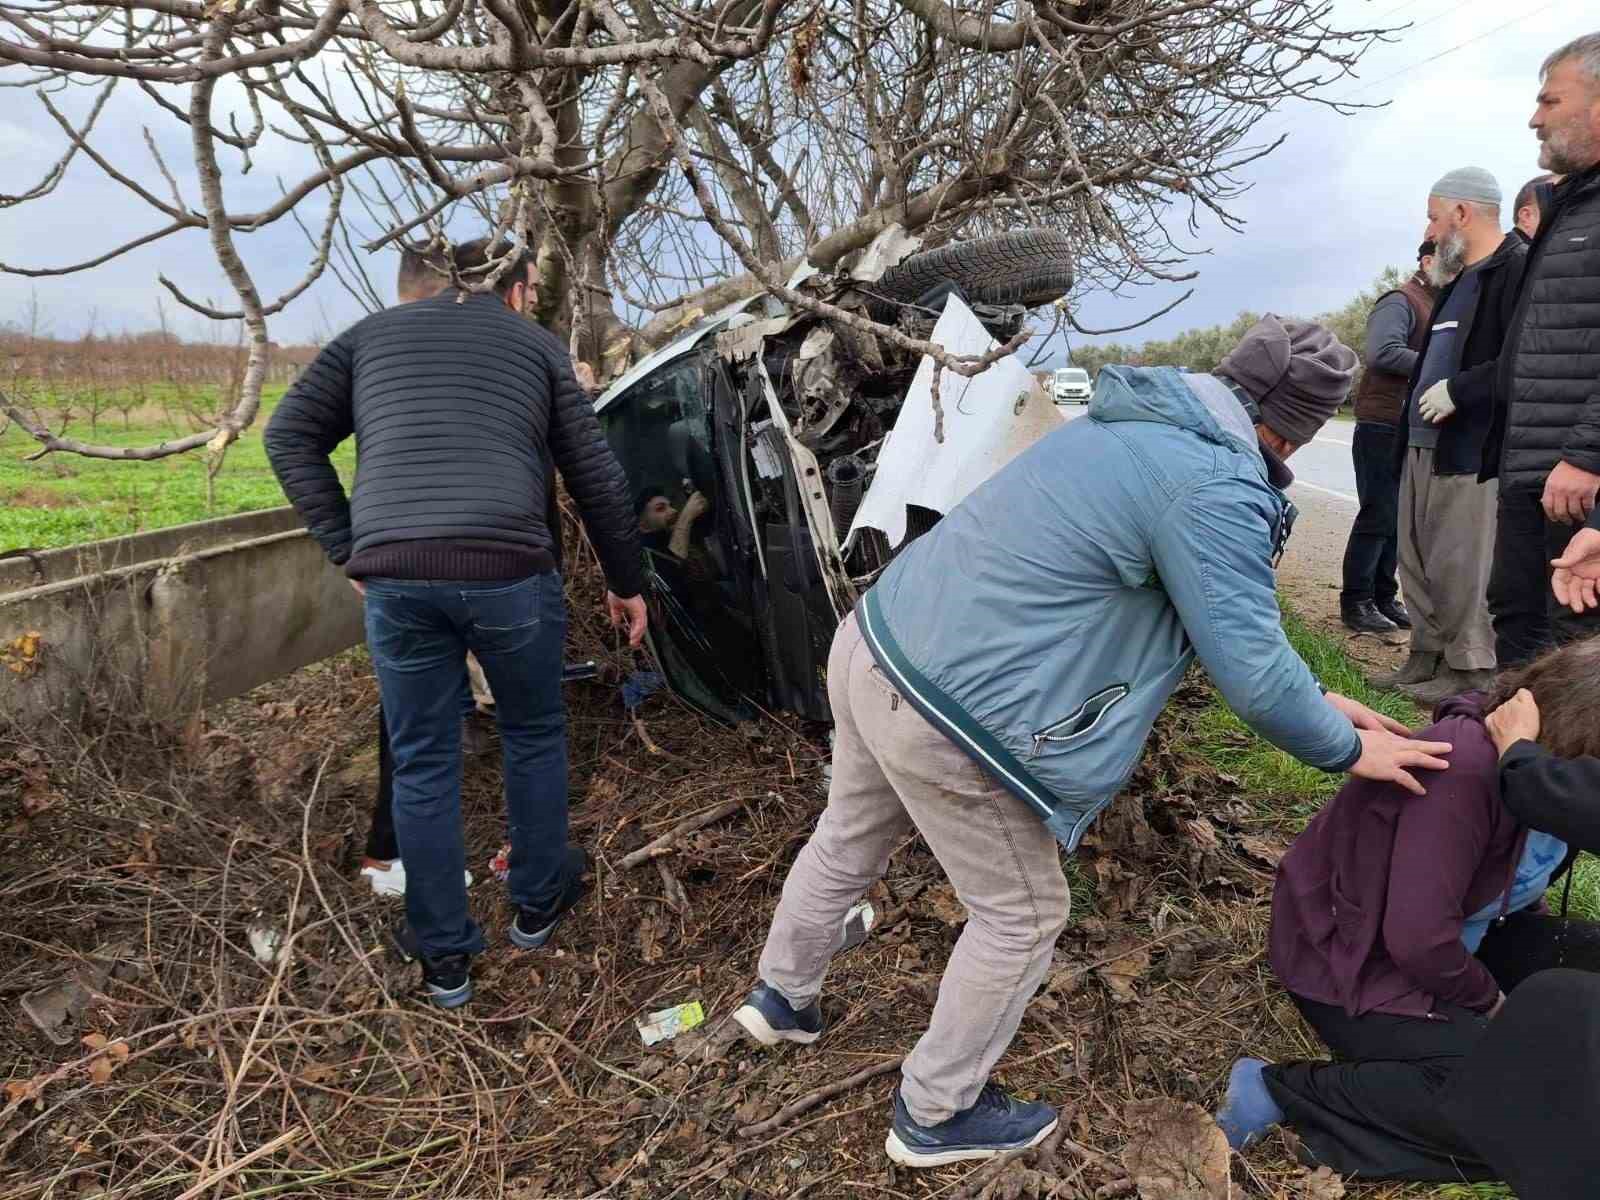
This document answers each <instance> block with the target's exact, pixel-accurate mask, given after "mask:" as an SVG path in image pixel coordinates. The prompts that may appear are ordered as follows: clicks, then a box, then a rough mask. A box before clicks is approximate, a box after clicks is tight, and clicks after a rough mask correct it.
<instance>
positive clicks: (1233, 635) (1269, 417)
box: [735, 316, 1449, 1166]
mask: <svg viewBox="0 0 1600 1200" xmlns="http://www.w3.org/2000/svg"><path fill="white" fill-rule="evenodd" d="M1355 366H1356V356H1355V354H1354V353H1353V352H1351V351H1350V350H1349V349H1347V348H1346V347H1344V346H1342V345H1340V343H1339V342H1338V341H1337V339H1335V338H1334V337H1333V335H1332V334H1331V333H1329V332H1328V331H1327V330H1326V329H1324V328H1323V327H1321V326H1319V325H1312V324H1305V323H1301V322H1295V321H1280V320H1279V319H1278V318H1276V317H1270V316H1269V317H1266V318H1264V319H1263V320H1262V321H1261V322H1260V323H1259V324H1257V325H1256V326H1255V327H1254V328H1253V329H1251V330H1250V332H1249V333H1248V334H1246V335H1245V338H1244V340H1243V341H1242V342H1241V343H1240V345H1239V346H1238V347H1236V348H1235V349H1234V351H1233V352H1232V353H1231V354H1230V355H1229V356H1228V358H1227V359H1225V360H1224V362H1223V364H1222V366H1221V367H1220V368H1219V369H1218V373H1217V374H1216V375H1190V374H1185V373H1183V372H1181V371H1178V370H1175V369H1172V368H1150V369H1136V368H1130V367H1113V368H1107V369H1105V370H1103V371H1101V373H1100V377H1099V380H1098V383H1097V385H1096V389H1095V396H1094V400H1093V402H1092V404H1091V405H1090V409H1089V414H1088V419H1087V420H1079V421H1074V422H1071V423H1070V424H1068V425H1065V426H1064V427H1063V428H1061V429H1060V430H1058V431H1057V432H1054V433H1052V434H1050V435H1049V436H1047V437H1045V438H1043V439H1041V440H1040V441H1039V442H1038V443H1037V444H1035V445H1034V446H1032V447H1031V448H1030V449H1028V450H1027V451H1025V452H1024V453H1023V454H1021V455H1019V456H1018V457H1017V458H1016V459H1015V460H1013V461H1012V462H1011V463H1010V464H1009V465H1008V466H1006V467H1005V468H1004V469H1002V470H1001V471H1000V472H999V473H998V474H996V475H995V476H994V477H993V478H992V479H990V480H989V481H988V482H987V483H985V484H984V485H983V486H981V487H980V488H978V489H977V490H976V491H974V492H973V493H972V494H971V495H970V496H968V497H967V499H966V500H964V501H963V502H962V503H961V504H960V505H959V506H957V507H956V508H955V509H954V510H953V511H952V512H951V513H950V514H949V515H948V516H946V517H945V518H944V519H943V521H941V522H940V523H939V524H938V525H937V526H936V527H935V528H934V529H933V530H932V531H931V532H930V533H928V534H926V535H924V536H923V537H922V538H921V539H919V540H918V541H917V542H916V543H914V544H913V545H911V546H910V547H909V548H907V549H906V551H905V552H904V553H903V554H901V555H900V556H899V557H898V558H897V559H896V560H895V562H894V564H893V565H892V566H891V567H890V568H889V570H888V571H887V572H885V574H884V576H883V578H882V579H881V580H880V581H879V583H878V584H877V586H876V587H874V588H873V589H872V591H870V592H869V593H868V594H867V595H866V596H865V597H864V598H863V600H862V602H861V604H860V606H859V607H858V609H857V611H856V613H855V615H854V616H852V617H851V618H849V619H847V620H846V621H845V623H844V624H843V625H842V626H840V629H839V633H838V635H837V637H836V638H835V640H834V644H833V651H832V656H831V659H830V662H829V668H828V688H829V697H830V702H831V705H832V708H833V714H834V719H835V722H836V744H835V751H834V763H833V782H832V786H831V789H830V792H829V796H828V807H827V810H826V811H825V812H824V813H823V815H822V818H821V820H820V821H819V823H818V825H817V829H816V832H815V834H814V835H813V836H812V838H811V841H810V842H809V843H808V844H807V845H806V847H805V849H804V850H802V851H801V853H800V856H799V858H798V859H797V860H796V862H795V865H794V868H793V870H792V871H791V873H790V875H789V878H788V880H787V882H786V883H785V884H784V890H783V899H782V902H781V903H780V904H779V906H778V911H777V914H776V916H775V918H774V920H773V926H772V930H771V932H770V934H769V935H768V938H767V944H766V949H765V951H764V952H763V953H762V956H761V963H760V976H761V983H760V985H759V986H758V987H757V988H756V989H755V991H754V992H752V993H751V995H750V997H749V999H748V1000H747V1001H746V1003H745V1004H744V1006H743V1007H741V1008H740V1009H739V1010H738V1012H737V1013H736V1014H735V1018H736V1019H737V1020H738V1021H739V1023H740V1024H741V1025H743V1026H744V1028H745V1029H746V1030H748V1031H749V1032H750V1033H751V1034H752V1035H753V1036H755V1037H756V1038H757V1039H759V1040H761V1041H763V1042H765V1043H768V1044H771V1043H775V1042H778V1041H796V1042H810V1041H814V1040H816V1038H817V1037H818V1036H819V1035H820V1033H821V1031H822V1021H821V1010H820V1008H819V1007H818V1005H817V996H818V993H819V992H820V990H821V987H822V979H823V974H824V972H825V971H826V969H827V964H828V960H829V959H830V957H831V956H832V955H833V953H834V952H835V951H836V950H837V949H838V947H839V945H840V942H841V939H842V923H843V917H844V915H845V913H846V911H847V910H848V908H849V907H850V905H851V904H852V903H854V902H855V901H856V900H857V899H858V898H859V897H860V895H861V893H862V892H863V891H865V890H866V888H867V887H868V886H870V885H871V883H872V882H873V881H874V880H875V879H877V878H878V876H879V875H881V874H882V872H883V870H884V869H885V867H886V866H887V864H888V859H889V855H890V853H891V851H892V850H893V848H894V847H895V846H896V845H898V844H899V843H900V841H902V840H903V839H904V837H905V836H906V835H907V833H908V832H909V831H910V830H911V829H912V828H915V829H916V830H917V831H918V832H920V833H921V834H922V836H923V838H924V839H925V840H926V841H927V843H928V846H929V847H930V848H931V849H932V851H933V853H934V855H935V856H936V857H937V858H938V860H939V863H940V865H941V866H942V867H943V868H944V869H945V871H946V872H947V873H948V875H949V876H950V880H951V882H952V884H953V885H954V887H955V890H956V893H957V894H958V895H959V896H960V898H961V901H962V903H963V904H964V905H965V906H966V908H967V912H968V921H967V925H966V928H965V930H964V931H963V932H962V935H961V938H960V940H959V942H958V943H957V945H956V948H955V950H954V952H953V953H952V955H951V958H950V964H949V967H948V968H947V970H946V971H945V975H944V979H943V981H942V982H941V984H940V989H939V999H938V1003H937V1004H936V1006H935V1008H934V1012H933V1019H932V1022H931V1024H930V1026H929V1029H928V1032H927V1033H926V1034H925V1035H924V1036H923V1037H922V1039H921V1040H920V1041H919V1042H918V1043H917V1046H916V1048H915V1049H914V1050H913V1051H912V1053H911V1054H910V1055H909V1056H908V1057H907V1058H906V1060H905V1064H904V1067H903V1068H902V1073H901V1074H902V1078H901V1085H900V1088H899V1090H898V1091H897V1092H896V1096H895V1106H894V1117H893V1126H892V1129H891V1131H890V1133H889V1138H888V1144H887V1150H888V1152H889V1155H890V1157H891V1158H893V1159H894V1160H895V1161H896V1162H900V1163H903V1164H906V1165H910V1166H936V1165H941V1164H944V1163H949V1162H957V1161H961V1160H963V1159H970V1158H984V1157H988V1156H990V1155H993V1154H997V1153H1001V1152H1003V1151H1005V1150H1009V1149H1015V1148H1017V1147H1021V1146H1029V1145H1033V1144H1036V1143H1037V1142H1038V1141H1041V1140H1043V1138H1044V1137H1046V1136H1047V1135H1048V1134H1049V1132H1050V1130H1051V1129H1052V1128H1053V1127H1054V1126H1055V1123H1056V1116H1055V1113H1054V1111H1053V1110H1051V1109H1050V1108H1048V1107H1047V1106H1045V1105H1042V1104H1032V1103H1025V1102H1022V1101H1019V1100H1017V1099H1015V1098H1013V1097H1011V1096H1008V1095H1007V1094H1005V1093H1004V1092H1002V1091H1001V1090H1000V1089H999V1088H998V1087H996V1086H995V1085H993V1084H990V1083H988V1082H987V1081H988V1076H989V1071H990V1069H991V1068H992V1067H993V1066H994V1064H995V1062H996V1060H998V1058H999V1057H1000V1055H1001V1053H1002V1052H1003V1051H1004V1050H1005V1048H1006V1046H1007V1045H1008V1044H1009V1043H1010V1041H1011V1038H1012V1036H1013V1035H1014V1034H1015V1032H1016V1029H1017V1025H1018V1024H1019V1022H1020V1021H1021V1019H1022V1013H1023V1009H1024V1008H1025V1007H1026V1005H1027V1002H1028V999H1029V997H1030V996H1032V994H1033V993H1034V991H1035V990H1036V989H1037V988H1038V986H1039V983H1040V982H1041V980H1042V979H1043V977H1044V974H1045V971H1046V969H1047V968H1048V967H1049V964H1050V958H1051V954H1052V950H1053V945H1054V942H1055V939H1056V935H1057V934H1058V933H1060V931H1061V929H1062V928H1063V927H1064V926H1065V924H1066V921H1067V909H1068V896H1067V884H1066V879H1065V876H1064V875H1063V873H1062V869H1061V860H1060V852H1059V850H1058V848H1057V844H1056V843H1057V841H1058V840H1059V842H1060V843H1061V844H1062V845H1064V846H1066V847H1067V849H1069V850H1071V849H1073V848H1075V847H1076V846H1077V844H1078V840H1079V839H1080V838H1081V837H1082V836H1083V832H1084V830H1085V829H1086V828H1087V826H1088V824H1089V822H1090V821H1091V820H1093V818H1094V816H1095V814H1096V813H1098V812H1099V811H1100V810H1101V809H1102V808H1104V807H1105V806H1106V804H1108V803H1109V802H1110V801H1111V799H1112V797H1113V796H1115V795H1116V793H1117V792H1118V790H1119V789H1120V788H1121V787H1122V786H1123V785H1124V784H1125V783H1126V781H1127V779H1128V776H1129V775H1130V774H1131V773H1132V771H1133V768H1134V766H1135V765H1136V764H1137V762H1138V760H1139V756H1140V752H1141V750H1142V749H1143V746H1144V742H1145V739H1146V737H1147V736H1148V735H1149V732H1150V729H1151V726H1152V725H1153V724H1154V722H1155V719H1156V716H1157V714H1158V713H1159V712H1160V711H1161V708H1162V705H1163V704H1165V703H1166V700H1167V697H1168V696H1169V695H1171V693H1172V691H1173V689H1174V688H1176V687H1177V685H1178V682H1179V680H1180V679H1182V677H1183V674H1184V671H1185V670H1186V669H1187V668H1188V666H1189V663H1190V662H1191V660H1192V659H1193V658H1194V657H1195V656H1196V655H1198V656H1199V658H1200V660H1201V662H1202V663H1203V664H1204V665H1205V667H1206V670H1207V671H1208V672H1209V673H1210V675H1211V678H1212V681H1213V682H1214V683H1215V684H1216V686H1217V688H1218V690H1219V691H1220V692H1221V693H1222V695H1223V697H1224V699H1226V700H1227V702H1228V704H1229V705H1230V706H1231V707H1232V708H1233V709H1234V711H1235V712H1237V713H1239V715H1240V716H1241V717H1243V718H1244V719H1245V720H1246V721H1247V722H1248V723H1249V724H1250V725H1251V726H1252V727H1253V728H1254V729H1255V730H1257V732H1259V733H1260V734H1261V735H1262V736H1264V737H1266V738H1267V739H1268V740H1270V741H1271V742H1273V743H1274V744H1275V745H1277V746H1280V747H1282V748H1283V749H1284V750H1286V751H1288V752H1289V753H1291V754H1293V755H1295V756H1296V757H1297V758H1299V759H1301V760H1302V761H1304V762H1307V763H1310V764H1311V765H1313V766H1316V767H1320V768H1322V769H1323V770H1327V771H1350V772H1352V773H1353V774H1357V775H1360V776H1362V777H1364V778H1369V779H1389V780H1396V781H1400V782H1403V783H1406V784H1408V786H1410V787H1412V788H1413V790H1418V791H1420V790H1421V789H1420V787H1419V786H1418V785H1417V784H1416V781H1415V780H1414V779H1412V778H1411V776H1410V775H1408V774H1407V772H1406V768H1407V767H1418V766H1421V767H1431V768H1442V767H1443V766H1444V765H1445V763H1444V762H1443V760H1441V759H1438V758H1434V757H1432V755H1434V754H1437V753H1444V752H1446V751H1448V749H1449V747H1448V746H1442V745H1440V744H1438V743H1417V742H1411V741H1408V740H1406V739H1405V738H1404V737H1403V736H1401V735H1403V734H1404V732H1405V731H1404V730H1403V729H1402V728H1401V727H1400V726H1399V725H1397V724H1395V723H1394V722H1390V721H1387V720H1386V719H1385V718H1382V717H1380V716H1378V715H1377V714H1376V713H1374V712H1372V711H1371V710H1369V709H1367V708H1365V707H1363V706H1362V705H1360V704H1358V703H1356V702H1355V701H1353V700H1349V699H1346V698H1345V697H1342V696H1336V695H1333V694H1328V695H1327V696H1326V698H1324V695H1323V692H1322V689H1321V688H1320V687H1319V686H1318V684H1317V681H1316V679H1315V678H1313V676H1312V674H1311V672H1310V670H1309V669H1307V667H1306V665H1305V663H1303V662H1302V661H1301V660H1300V658H1299V657H1298V656H1297V655H1296V654H1295V652H1294V651H1293V649H1292V648H1291V647H1290V646H1289V643H1288V641H1287V640H1286V639H1285V637H1284V634H1283V630H1282V627H1281V626H1280V624H1279V613H1278V602H1277V595H1276V592H1275V590H1274V586H1273V573H1272V572H1273V565H1274V562H1275V560H1276V555H1277V554H1278V552H1279V551H1281V549H1282V546H1283V542H1284V539H1285V538H1286V537H1287V536H1288V532H1289V526H1290V523H1291V521H1292V519H1293V512H1294V510H1293V507H1292V506H1291V505H1290V504H1289V502H1288V500H1287V499H1285V497H1284V495H1283V489H1284V488H1286V487H1287V486H1288V485H1289V482H1290V481H1291V480H1292V478H1293V476H1291V475H1290V474H1289V471H1288V468H1287V467H1285V466H1284V465H1283V460H1284V459H1285V458H1287V457H1289V455H1290V454H1292V453H1293V452H1294V451H1295V449H1297V448H1298V447H1299V446H1300V445H1303V444H1304V443H1306V442H1308V441H1310V440H1311V439H1312V438H1313V437H1314V436H1315V435H1316V432H1317V430H1318V429H1320V428H1321V427H1322V425H1323V423H1324V422H1325V421H1327V419H1328V418H1329V417H1331V416H1332V415H1333V413H1334V411H1335V410H1336V409H1337V408H1338V406H1339V404H1340V402H1341V401H1342V400H1343V398H1344V396H1345V394H1346V392H1347V391H1348V390H1349V387H1350V380H1351V377H1352V375H1353V373H1354V370H1355ZM1052 835H1054V836H1052Z"/></svg>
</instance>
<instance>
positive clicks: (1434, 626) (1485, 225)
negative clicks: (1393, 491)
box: [1382, 167, 1527, 708]
mask: <svg viewBox="0 0 1600 1200" xmlns="http://www.w3.org/2000/svg"><path fill="white" fill-rule="evenodd" d="M1428 237H1429V238H1431V239H1432V240H1433V241H1434V242H1435V243H1436V247H1437V248H1436V252H1435V254H1434V260H1433V275H1434V279H1435V282H1437V283H1440V284H1443V285H1444V287H1443V290H1442V291H1441V292H1440V293H1439V299H1438V302H1437V303H1436V304H1435V305H1434V308H1433V314H1432V316H1431V318H1430V320H1429V327H1428V332H1427V334H1426V336H1425V337H1424V338H1423V341H1422V348H1421V350H1420V351H1418V354H1417V362H1416V366H1415V367H1414V368H1413V369H1412V372H1411V380H1410V382H1409V384H1408V386H1407V400H1406V405H1405V410H1404V412H1403V413H1402V415H1401V420H1400V427H1399V428H1400V432H1399V437H1398V438H1397V439H1396V440H1397V442H1398V444H1399V446H1400V454H1401V456H1402V463H1403V465H1402V470H1401V476H1400V522H1399V526H1400V587H1401V590H1402V591H1403V592H1404V594H1405V598H1406V607H1407V609H1408V610H1409V612H1410V614H1411V620H1412V631H1411V657H1410V659H1409V660H1408V661H1407V663H1406V665H1405V667H1404V668H1402V669H1401V671H1400V672H1399V673H1398V674H1396V675H1394V676H1391V677H1389V678H1388V679H1385V680H1383V681H1382V682H1384V683H1385V684H1394V685H1398V686H1399V687H1400V689H1401V690H1402V691H1404V692H1405V693H1406V694H1407V695H1409V696H1411V697H1412V698H1413V699H1414V700H1416V701H1417V703H1419V704H1421V705H1423V706H1424V707H1426V708H1432V707H1433V705H1435V704H1437V703H1438V702H1439V701H1440V700H1442V699H1444V698H1445V697H1446V696H1451V695H1455V694H1456V693H1458V692H1464V691H1470V690H1472V689H1474V688H1479V687H1483V686H1485V685H1486V684H1487V683H1488V682H1489V680H1490V678H1491V673H1492V672H1493V670H1494V665H1495V657H1494V635H1493V632H1492V630H1491V628H1490V624H1489V611H1488V607H1487V604H1486V602H1485V593H1486V592H1487V590H1488V584H1489V570H1490V566H1491V564H1492V563H1493V551H1494V511H1495V485H1494V483H1493V482H1492V480H1491V481H1488V482H1484V481H1481V479H1480V476H1481V474H1482V471H1483V466H1484V461H1485V459H1484V447H1485V445H1486V444H1487V442H1488V440H1489V436H1490V431H1491V429H1492V428H1493V426H1494V418H1495V410H1496V399H1495V374H1496V371H1497V370H1498V367H1497V362H1498V359H1499V356H1500V348H1501V343H1502V342H1503V340H1504V338H1505V333H1506V329H1507V327H1508V325H1509V323H1510V319H1511V315H1512V312H1513V310H1514V307H1515V304H1516V296H1517V289H1518V287H1519V286H1520V285H1521V282H1522V268H1523V265H1524V262H1525V261H1526V257H1527V250H1526V248H1525V247H1524V246H1523V244H1522V242H1521V240H1520V239H1519V238H1517V237H1516V235H1514V234H1505V233H1502V232H1501V229H1500V188H1499V185H1498V184H1497V183H1496V182H1495V179H1494V176H1492V175H1490V174H1489V172H1487V171H1485V170H1483V169H1481V168H1478V167H1463V168H1461V169H1459V170H1456V171H1451V172H1450V173H1449V174H1447V175H1445V176H1444V177H1443V178H1442V179H1440V180H1439V182H1438V183H1436V184H1434V186H1433V188H1432V189H1431V192H1430V194H1429V196H1428Z"/></svg>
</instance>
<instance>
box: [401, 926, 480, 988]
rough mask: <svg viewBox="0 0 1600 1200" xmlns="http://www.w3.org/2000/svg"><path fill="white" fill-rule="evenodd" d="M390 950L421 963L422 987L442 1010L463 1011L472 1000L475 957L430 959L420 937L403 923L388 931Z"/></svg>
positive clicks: (458, 955)
mask: <svg viewBox="0 0 1600 1200" xmlns="http://www.w3.org/2000/svg"><path fill="white" fill-rule="evenodd" d="M389 949H390V950H391V951H392V952H393V953H394V955H395V957H396V958H398V959H399V960H400V961H401V962H403V963H406V964H408V965H409V964H411V963H414V962H420V963H421V964H422V987H423V990H424V991H426V992H427V994H428V1000H429V1002H431V1003H432V1004H435V1005H437V1006H438V1007H439V1008H460V1007H461V1006H462V1005H463V1004H465V1003H466V1002H467V1001H468V1000H471V999H472V973H471V972H472V956H471V955H468V954H445V955H441V956H440V957H438V958H429V957H428V956H427V955H425V954H423V953H422V948H421V947H420V946H418V945H417V935H416V934H414V933H412V932H411V926H409V925H407V924H406V923H405V922H404V921H401V922H400V924H398V925H396V926H395V927H394V928H393V929H391V930H390V931H389Z"/></svg>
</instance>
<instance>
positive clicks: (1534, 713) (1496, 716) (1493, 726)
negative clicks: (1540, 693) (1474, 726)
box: [1483, 688, 1539, 758]
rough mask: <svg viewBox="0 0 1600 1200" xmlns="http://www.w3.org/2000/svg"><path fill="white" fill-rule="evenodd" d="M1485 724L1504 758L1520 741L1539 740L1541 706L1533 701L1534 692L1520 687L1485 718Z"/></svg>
mask: <svg viewBox="0 0 1600 1200" xmlns="http://www.w3.org/2000/svg"><path fill="white" fill-rule="evenodd" d="M1483 725H1484V728H1485V729H1487V730H1488V731H1489V737H1490V738H1492V739H1493V740H1494V748H1495V750H1496V751H1497V752H1498V753H1499V754H1500V756H1501V757H1502V758H1504V757H1505V753H1506V751H1507V750H1509V749H1511V747H1512V746H1515V745H1516V744H1517V743H1518V742H1523V741H1527V742H1537V741H1538V740H1539V706H1538V705H1537V704H1535V703H1534V701H1533V693H1532V692H1530V691H1529V690H1528V689H1527V688H1519V689H1518V691H1517V694H1516V695H1515V696H1513V697H1511V699H1509V700H1507V701H1506V702H1505V703H1504V704H1502V705H1501V706H1500V707H1499V708H1497V709H1495V710H1494V711H1493V712H1492V713H1490V714H1489V715H1488V717H1486V718H1485V719H1484V722H1483Z"/></svg>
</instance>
